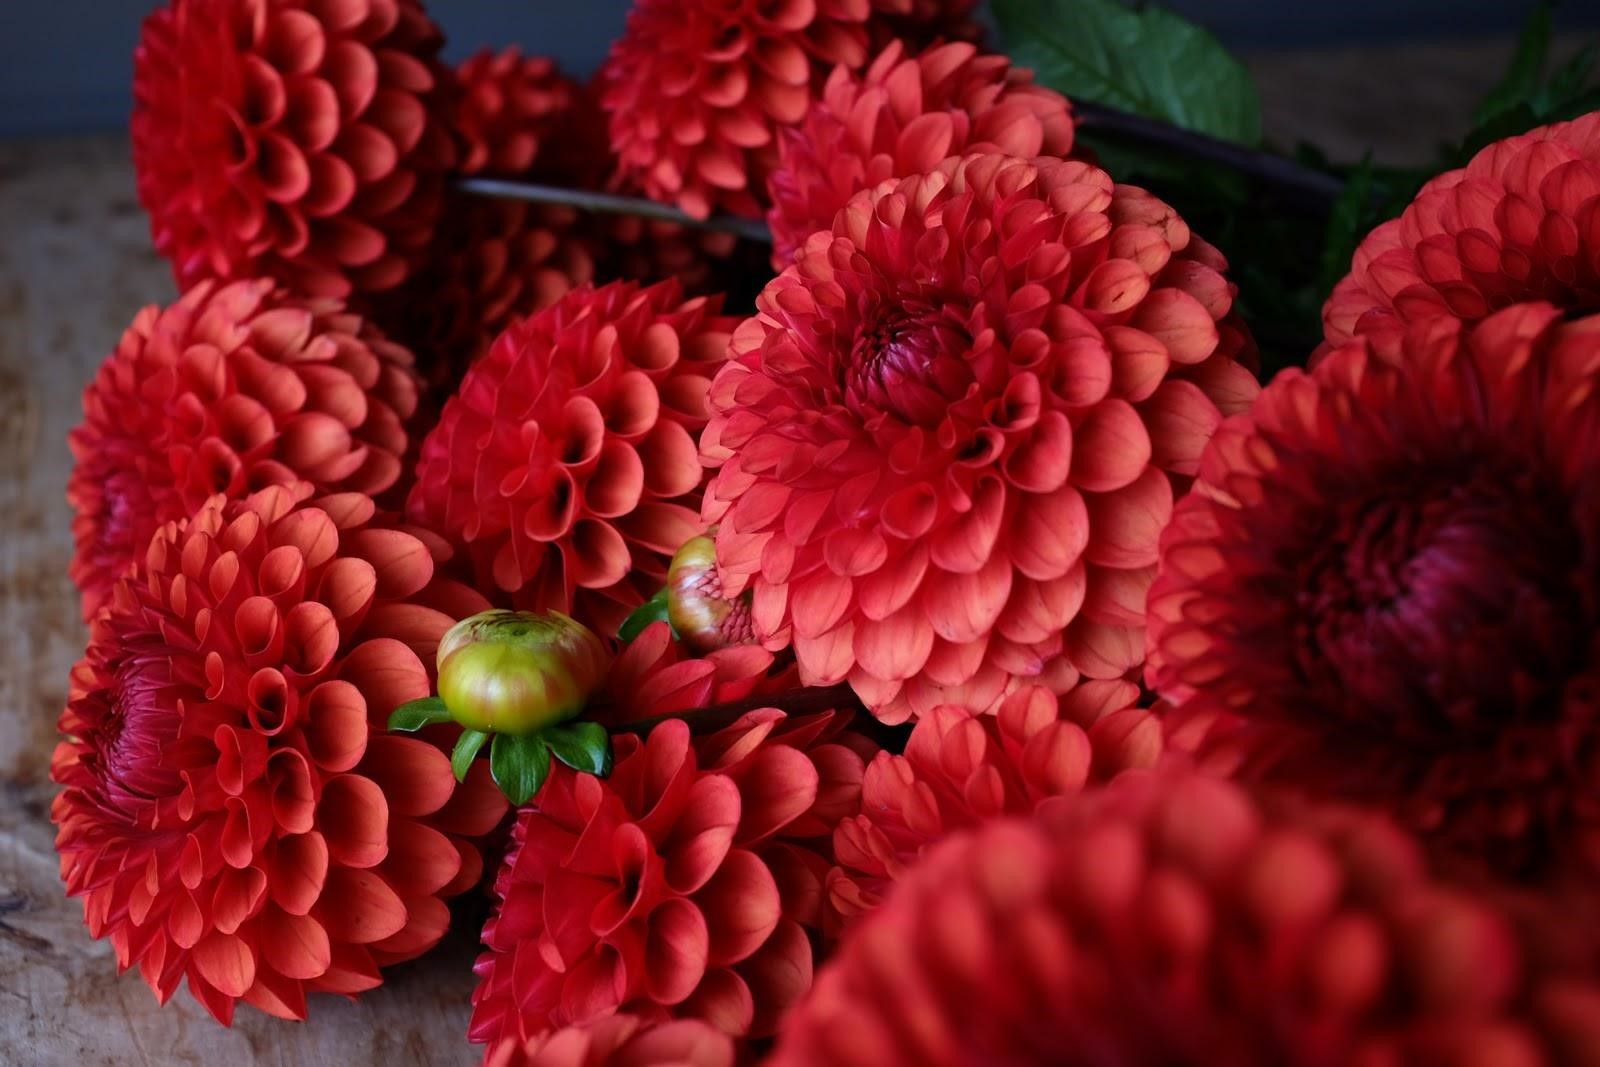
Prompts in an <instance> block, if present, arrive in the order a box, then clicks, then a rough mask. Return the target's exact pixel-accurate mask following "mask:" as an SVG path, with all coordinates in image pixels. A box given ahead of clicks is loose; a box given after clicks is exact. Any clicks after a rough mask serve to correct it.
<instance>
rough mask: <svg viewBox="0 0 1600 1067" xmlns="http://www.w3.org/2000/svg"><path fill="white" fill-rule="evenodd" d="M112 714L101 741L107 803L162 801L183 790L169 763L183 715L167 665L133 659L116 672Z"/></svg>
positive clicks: (153, 659)
mask: <svg viewBox="0 0 1600 1067" xmlns="http://www.w3.org/2000/svg"><path fill="white" fill-rule="evenodd" d="M115 693H116V695H115V697H114V698H113V701H112V705H111V712H110V715H109V716H108V717H107V718H106V720H105V722H104V724H103V725H102V727H101V730H100V736H99V737H98V738H97V741H98V745H97V748H98V751H99V754H100V778H101V781H102V782H103V783H104V785H105V790H106V795H107V797H108V798H110V799H112V800H114V801H116V800H121V801H129V800H158V799H161V798H164V797H170V796H175V795H177V793H178V792H180V791H181V790H182V788H183V782H182V780H181V779H180V778H179V777H178V772H177V771H176V770H175V769H173V768H172V767H171V766H170V765H168V764H167V762H166V760H165V758H164V753H165V750H166V747H167V745H169V744H171V743H172V742H173V741H175V740H177V738H178V722H179V717H178V710H177V707H176V703H175V698H174V696H173V692H172V687H171V684H170V681H169V672H168V669H167V667H166V665H165V664H164V663H163V662H162V660H161V659H160V658H159V657H156V656H140V655H135V656H131V657H130V658H129V659H128V660H127V661H125V662H124V664H123V665H122V667H121V668H120V669H119V670H118V671H117V684H116V690H115Z"/></svg>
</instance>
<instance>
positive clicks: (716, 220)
mask: <svg viewBox="0 0 1600 1067" xmlns="http://www.w3.org/2000/svg"><path fill="white" fill-rule="evenodd" d="M456 188H457V189H459V190H461V191H462V192H464V193H470V194H471V195H473V196H490V197H499V198H500V199H503V200H526V201H528V202H529V203H534V204H564V205H566V206H568V207H575V208H577V209H579V210H580V211H595V212H599V213H600V214H604V215H634V216H637V217H639V218H645V219H659V220H661V221H662V222H674V223H677V224H678V225H679V226H690V227H693V228H695V229H699V230H716V231H719V232H722V233H732V234H737V235H738V236H740V237H743V238H745V239H746V240H749V241H761V242H764V243H766V244H771V243H772V231H770V230H768V229H767V224H766V223H764V222H762V221H761V220H760V219H745V218H739V217H738V216H736V215H712V216H711V217H710V218H707V219H697V218H695V217H694V216H693V215H689V214H686V213H684V212H682V211H679V210H678V209H677V208H675V207H672V206H671V205H668V204H658V203H656V202H655V201H654V200H646V199H644V198H643V197H637V196H618V195H616V194H615V193H601V192H596V191H594V190H592V189H565V188H562V187H561V186H559V185H539V184H537V183H535V182H519V181H507V180H505V179H501V178H462V179H460V180H458V181H457V182H456Z"/></svg>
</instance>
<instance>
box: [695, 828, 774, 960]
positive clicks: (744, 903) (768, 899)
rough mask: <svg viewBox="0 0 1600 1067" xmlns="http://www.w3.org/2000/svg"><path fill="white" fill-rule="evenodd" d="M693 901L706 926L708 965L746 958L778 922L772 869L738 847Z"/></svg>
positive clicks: (770, 933) (764, 939) (729, 854)
mask: <svg viewBox="0 0 1600 1067" xmlns="http://www.w3.org/2000/svg"><path fill="white" fill-rule="evenodd" d="M694 901H695V905H696V907H697V909H698V910H699V912H700V913H701V914H703V915H704V916H705V918H706V923H707V928H708V930H709V935H710V943H709V955H708V957H707V961H708V963H707V965H708V966H710V967H722V966H726V965H728V964H731V963H737V962H738V961H740V960H743V959H746V958H748V957H749V956H750V955H751V953H753V952H755V951H756V949H757V948H759V947H760V946H761V944H762V943H763V942H764V941H766V940H767V938H768V937H770V936H771V935H772V932H773V931H774V930H776V929H777V928H778V926H779V923H780V918H781V915H780V912H781V902H780V899H779V896H778V886H777V883H776V882H774V881H773V878H772V873H771V872H770V871H769V870H768V869H767V866H766V864H764V863H762V862H761V860H760V859H759V858H758V857H757V856H756V855H755V854H754V853H752V852H746V851H744V850H741V849H735V850H734V851H732V852H730V853H728V856H727V859H726V860H725V861H724V862H723V864H722V866H721V867H720V868H719V869H718V871H717V874H716V876H715V877H714V878H713V879H712V880H711V881H710V882H709V883H707V884H706V887H705V888H704V889H702V890H701V891H700V892H699V893H696V894H695V897H694Z"/></svg>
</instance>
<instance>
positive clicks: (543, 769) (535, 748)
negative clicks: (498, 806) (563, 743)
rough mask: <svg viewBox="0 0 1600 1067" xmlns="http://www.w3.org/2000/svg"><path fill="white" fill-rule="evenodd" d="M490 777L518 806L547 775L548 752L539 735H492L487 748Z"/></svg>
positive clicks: (548, 764) (530, 796) (531, 797)
mask: <svg viewBox="0 0 1600 1067" xmlns="http://www.w3.org/2000/svg"><path fill="white" fill-rule="evenodd" d="M489 774H490V775H491V776H492V777H493V778H494V784H495V785H497V786H499V787H500V792H502V793H504V794H505V795H506V799H507V800H509V801H511V803H512V804H514V805H516V806H517V807H521V806H522V805H524V804H526V803H527V802H528V801H529V800H531V799H533V795H534V794H535V793H537V792H538V791H539V787H540V786H542V785H544V780H545V779H546V778H547V777H549V775H550V750H549V749H548V748H546V747H545V743H544V738H543V737H540V736H539V735H538V734H520V735H519V734H495V735H494V744H493V745H492V746H491V747H490V749H489Z"/></svg>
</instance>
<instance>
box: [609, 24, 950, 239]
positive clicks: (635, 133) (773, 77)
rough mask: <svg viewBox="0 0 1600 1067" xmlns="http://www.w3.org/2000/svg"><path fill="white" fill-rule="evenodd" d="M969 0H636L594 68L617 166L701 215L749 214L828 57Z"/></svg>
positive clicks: (857, 55)
mask: <svg viewBox="0 0 1600 1067" xmlns="http://www.w3.org/2000/svg"><path fill="white" fill-rule="evenodd" d="M973 6H974V5H973V0H920V2H912V0H777V2H771V3H757V2H755V0H734V2H732V3H721V4H697V3H682V2H680V0H637V2H636V3H635V4H634V6H633V10H632V11H631V12H630V13H629V15H628V26H627V29H626V30H625V31H624V32H623V35H622V36H621V37H620V38H619V39H618V40H617V42H616V43H615V44H614V45H612V48H611V55H610V57H609V58H608V59H607V60H606V64H605V66H604V68H603V69H602V72H601V82H602V84H603V86H604V93H603V103H604V106H605V109H606V112H607V114H608V115H609V119H610V133H611V144H612V146H613V148H614V149H615V151H616V154H617V161H618V167H619V175H620V177H621V178H622V180H623V181H624V182H625V183H626V184H630V185H637V186H638V187H640V188H642V189H643V190H644V192H645V194H646V195H648V196H650V197H651V198H653V199H656V200H661V201H664V202H667V203H674V204H676V205H677V206H678V207H680V208H682V209H683V210H684V211H687V212H688V213H689V214H691V215H695V216H698V217H701V218H704V217H706V216H708V215H710V214H711V213H712V212H714V211H727V212H732V213H733V214H737V215H751V216H753V215H758V214H760V212H761V209H762V206H763V205H762V203H761V199H762V195H763V194H762V185H763V183H764V182H765V181H766V174H767V171H768V169H770V168H771V166H772V164H773V162H774V161H775V160H776V158H777V144H776V142H775V137H776V134H777V131H778V130H779V129H781V128H782V127H784V126H789V125H793V124H794V123H796V122H799V121H800V119H801V118H802V117H803V116H804V115H805V112H806V107H807V105H808V104H809V103H810V101H811V97H812V93H813V92H814V90H815V89H816V88H818V87H819V86H820V85H821V84H822V81H823V79H824V78H825V77H827V74H828V72H829V71H830V70H832V69H833V68H834V66H835V65H840V66H844V67H847V68H850V69H859V68H861V67H863V66H865V65H866V62H867V58H868V56H870V55H871V54H872V52H873V51H874V49H875V48H878V47H881V46H883V45H885V44H887V43H888V41H889V40H891V39H893V38H895V37H904V38H908V39H909V40H910V43H912V44H923V43H927V42H928V41H931V40H932V39H934V38H935V37H937V36H939V35H941V34H948V33H950V32H951V30H956V31H957V32H962V31H963V30H964V28H965V27H966V26H968V25H970V20H969V16H970V13H971V10H972V8H973Z"/></svg>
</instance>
